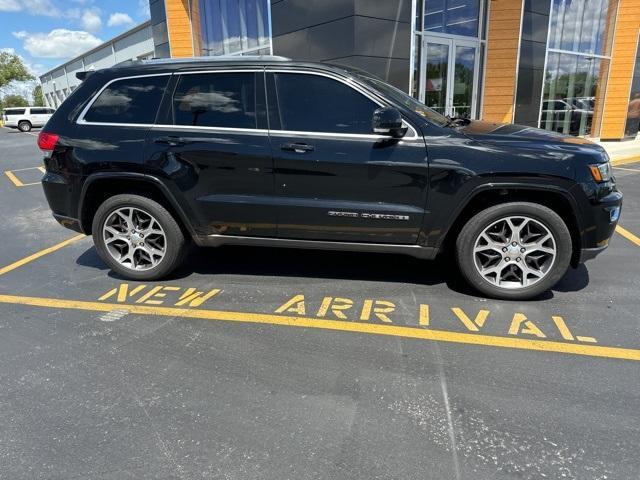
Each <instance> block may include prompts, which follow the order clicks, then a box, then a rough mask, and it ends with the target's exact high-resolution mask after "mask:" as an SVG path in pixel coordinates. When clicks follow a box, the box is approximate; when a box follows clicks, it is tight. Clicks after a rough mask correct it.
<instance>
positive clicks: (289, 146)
mask: <svg viewBox="0 0 640 480" xmlns="http://www.w3.org/2000/svg"><path fill="white" fill-rule="evenodd" d="M280 148H281V149H282V150H286V151H288V152H295V153H306V152H313V151H314V150H315V148H316V147H314V146H313V145H309V144H307V143H283V144H282V146H281V147H280Z"/></svg>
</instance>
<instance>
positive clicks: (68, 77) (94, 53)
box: [40, 22, 154, 108]
mask: <svg viewBox="0 0 640 480" xmlns="http://www.w3.org/2000/svg"><path fill="white" fill-rule="evenodd" d="M153 48H154V45H153V34H152V31H151V22H145V23H143V24H141V25H138V26H137V27H134V28H132V29H131V30H129V31H127V32H125V33H123V34H122V35H119V36H117V37H116V38H114V39H112V40H109V41H108V42H105V43H103V44H102V45H99V46H97V47H96V48H94V49H92V50H89V51H88V52H87V53H85V54H84V55H81V56H79V57H76V58H74V59H72V60H70V61H68V62H67V63H65V64H63V65H60V66H59V67H56V68H54V69H53V70H50V71H49V72H47V73H45V74H44V75H41V76H40V83H42V93H43V95H44V102H45V105H46V106H48V107H53V108H57V107H58V106H59V105H60V104H61V103H62V102H63V101H64V100H65V99H66V98H67V97H68V96H69V95H71V92H72V91H73V90H74V89H75V88H76V87H77V86H78V85H79V84H80V80H78V79H77V78H76V73H77V72H82V71H85V70H89V69H92V70H99V69H101V68H109V67H112V66H114V65H115V64H116V63H120V62H124V61H126V60H132V59H140V58H151V57H153Z"/></svg>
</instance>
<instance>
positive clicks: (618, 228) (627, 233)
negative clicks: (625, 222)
mask: <svg viewBox="0 0 640 480" xmlns="http://www.w3.org/2000/svg"><path fill="white" fill-rule="evenodd" d="M616 232H618V233H619V234H620V235H622V236H623V237H624V238H626V239H627V240H629V241H630V242H631V243H635V244H636V245H637V246H638V247H640V237H636V236H635V235H634V234H633V233H631V232H630V231H629V230H627V229H626V228H622V227H621V226H620V225H617V226H616Z"/></svg>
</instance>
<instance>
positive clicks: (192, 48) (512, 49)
mask: <svg viewBox="0 0 640 480" xmlns="http://www.w3.org/2000/svg"><path fill="white" fill-rule="evenodd" d="M149 6H150V12H151V20H150V22H148V23H146V24H144V25H143V26H139V27H136V28H135V29H133V30H131V31H130V32H126V33H124V34H123V35H121V36H120V37H118V39H114V40H112V41H111V42H107V44H108V45H107V44H105V45H103V46H100V47H98V48H97V49H94V50H95V51H93V53H91V52H90V54H89V57H90V56H91V55H94V54H95V53H96V51H102V52H108V50H109V46H110V47H111V51H112V55H111V56H110V57H109V58H108V62H107V63H111V62H112V63H116V62H117V61H121V59H125V57H126V59H130V58H147V57H149V56H150V54H151V51H153V56H155V57H191V56H206V55H261V54H274V55H282V56H286V57H290V58H292V59H295V60H310V61H323V62H332V63H339V64H344V65H349V66H353V67H357V68H359V69H363V70H366V71H368V72H371V73H372V74H375V75H377V76H378V77H381V78H383V79H385V80H387V81H388V82H390V83H392V84H394V85H395V86H397V87H399V88H401V89H402V90H404V91H406V92H408V93H410V94H411V95H413V96H415V97H416V98H418V99H419V100H420V101H422V102H424V103H425V104H426V105H427V106H429V107H431V108H434V109H435V110H437V111H439V112H441V113H443V114H446V115H451V116H457V115H459V116H468V117H471V118H477V119H483V120H490V121H496V122H516V123H519V124H523V125H528V126H534V127H541V128H546V129H549V130H555V131H558V132H562V133H568V134H572V135H582V136H589V137H598V138H601V139H604V140H614V139H615V140H622V139H627V138H635V136H636V135H637V133H638V124H639V122H640V118H638V117H639V116H640V113H639V112H640V49H639V38H640V0H384V1H383V0H150V2H149ZM134 34H135V35H137V37H136V38H135V39H132V38H130V37H132V35H134ZM145 35H146V37H147V38H143V37H144V36H145ZM134 40H135V41H134ZM127 42H128V43H127ZM118 43H120V44H123V43H127V45H128V48H129V50H128V51H127V52H126V53H125V54H120V55H118V54H117V53H118V51H120V50H119V49H118V47H117V45H118ZM132 45H135V47H132ZM85 57H87V55H85V56H83V57H82V58H78V59H74V60H72V61H70V62H68V63H67V64H65V66H61V67H58V68H57V69H55V70H53V71H51V72H48V73H47V74H45V75H44V76H43V77H41V79H42V82H43V87H44V88H43V90H44V92H45V97H46V98H47V103H48V104H49V105H55V103H51V102H50V100H53V101H54V102H57V101H61V100H62V99H64V98H65V95H64V94H62V95H59V94H58V93H57V91H58V90H59V88H58V87H56V86H53V85H51V82H52V81H53V80H52V79H53V77H55V76H56V75H58V76H57V77H56V78H57V79H58V82H59V81H62V80H61V75H62V74H64V75H65V79H66V80H65V81H66V82H67V89H68V90H67V94H68V92H70V91H71V90H72V85H71V83H70V82H74V85H75V84H76V81H75V80H72V79H70V78H69V72H70V71H73V70H74V69H75V68H76V67H78V68H80V67H81V68H90V67H91V65H93V68H102V67H104V66H108V65H107V64H104V63H99V62H92V61H91V58H89V61H87V58H85ZM71 64H73V65H71ZM63 67H64V68H63ZM61 71H62V74H61V73H60V72H61ZM56 85H58V84H56Z"/></svg>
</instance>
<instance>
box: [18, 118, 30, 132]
mask: <svg viewBox="0 0 640 480" xmlns="http://www.w3.org/2000/svg"><path fill="white" fill-rule="evenodd" d="M18 129H19V130H20V131H21V132H30V131H31V123H29V122H27V121H26V120H23V121H22V122H20V123H18Z"/></svg>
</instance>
